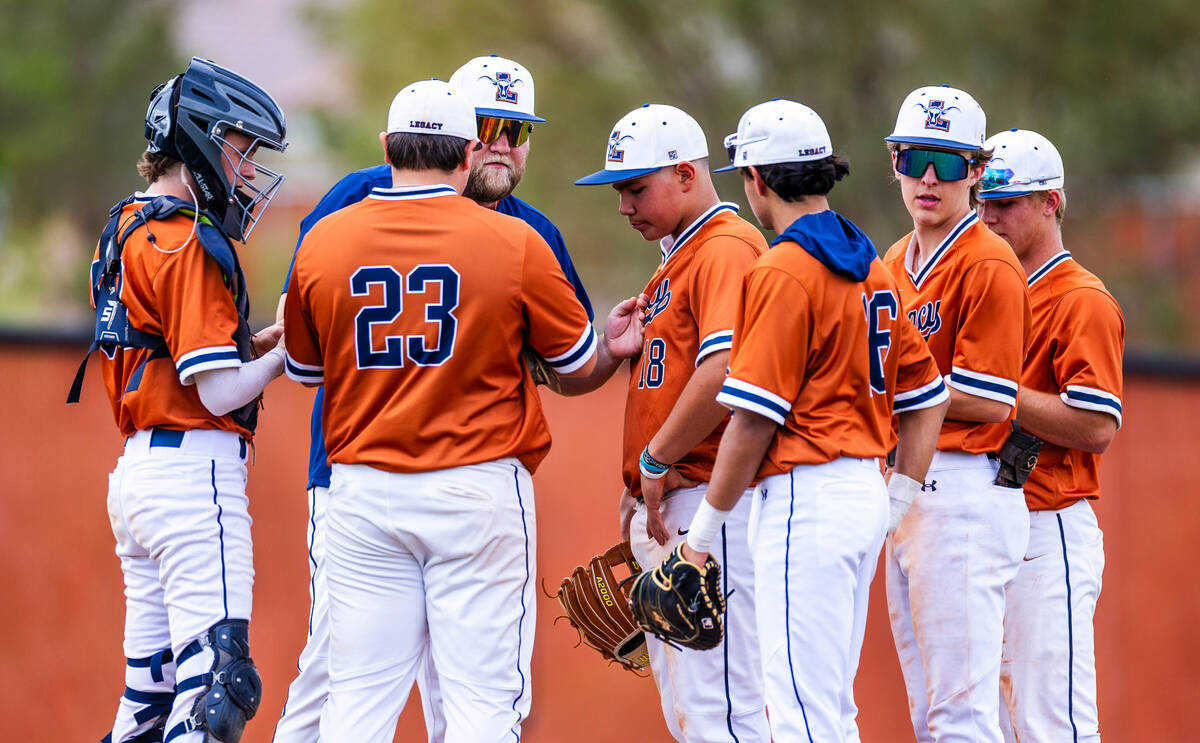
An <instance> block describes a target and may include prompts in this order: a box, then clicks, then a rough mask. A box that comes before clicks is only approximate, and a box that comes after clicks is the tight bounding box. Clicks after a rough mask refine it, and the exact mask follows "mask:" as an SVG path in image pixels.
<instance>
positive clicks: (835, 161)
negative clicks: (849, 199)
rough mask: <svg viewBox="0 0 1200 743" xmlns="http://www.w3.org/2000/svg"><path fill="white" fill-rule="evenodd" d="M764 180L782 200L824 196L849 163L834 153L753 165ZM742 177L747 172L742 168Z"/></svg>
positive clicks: (748, 174)
mask: <svg viewBox="0 0 1200 743" xmlns="http://www.w3.org/2000/svg"><path fill="white" fill-rule="evenodd" d="M755 168H756V169H757V170H758V175H759V177H761V178H762V179H763V183H766V184H767V187H768V188H770V189H771V190H772V191H774V192H775V193H776V194H777V195H778V196H779V198H781V199H783V200H784V201H801V200H803V199H804V198H805V197H806V196H824V195H825V194H827V193H829V192H830V191H832V190H833V184H834V183H836V182H838V181H840V180H841V179H843V178H845V177H846V176H847V175H849V174H850V162H849V161H848V160H844V159H842V158H840V157H838V156H837V155H830V156H829V157H826V158H822V159H821V160H810V161H808V162H796V163H777V164H775V165H756V166H755ZM742 176H743V177H745V178H749V177H750V171H749V170H747V169H746V168H742Z"/></svg>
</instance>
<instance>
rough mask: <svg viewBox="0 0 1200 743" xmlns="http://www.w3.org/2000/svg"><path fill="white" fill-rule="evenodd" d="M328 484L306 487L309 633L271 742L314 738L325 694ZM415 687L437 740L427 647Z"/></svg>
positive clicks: (438, 742)
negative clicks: (326, 509) (324, 486)
mask: <svg viewBox="0 0 1200 743" xmlns="http://www.w3.org/2000/svg"><path fill="white" fill-rule="evenodd" d="M328 501H329V488H323V487H314V488H310V489H309V491H308V570H309V583H308V596H309V612H308V638H307V640H306V641H305V643H304V649H303V650H302V651H301V652H300V658H299V659H298V660H297V661H296V670H297V673H296V678H295V679H293V680H292V683H291V685H290V686H288V695H287V701H286V702H285V703H284V705H283V713H282V714H281V715H280V717H279V722H278V723H276V725H275V735H274V737H273V738H272V741H273V743H317V741H318V740H319V739H320V726H321V710H322V708H324V706H325V700H327V699H328V698H329V592H328V591H327V590H326V587H325V531H326V528H327V527H326V525H325V507H326V504H327V503H328ZM417 689H418V691H420V694H421V709H422V711H423V712H424V714H425V729H426V731H427V733H428V738H429V743H442V742H443V741H444V740H445V736H446V720H445V717H444V716H443V715H442V711H441V691H440V689H439V688H438V679H437V673H436V671H434V668H433V662H432V659H431V658H430V656H429V653H428V652H426V653H425V655H424V656H423V658H422V660H421V664H420V666H419V667H418V669H417Z"/></svg>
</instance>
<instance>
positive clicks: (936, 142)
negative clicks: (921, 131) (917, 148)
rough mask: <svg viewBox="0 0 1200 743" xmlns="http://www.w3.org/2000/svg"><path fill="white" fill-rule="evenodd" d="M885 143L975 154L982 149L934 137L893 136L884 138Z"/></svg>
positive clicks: (977, 146) (977, 145) (976, 145)
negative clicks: (939, 148)
mask: <svg viewBox="0 0 1200 743" xmlns="http://www.w3.org/2000/svg"><path fill="white" fill-rule="evenodd" d="M883 141H884V142H899V143H901V144H923V145H928V146H929V147H941V148H942V149H947V150H967V151H970V152H974V151H975V150H978V149H980V148H981V147H982V145H979V144H968V143H966V142H955V141H954V140H951V139H936V138H934V137H905V136H896V135H894V134H893V135H892V136H890V137H884V138H883Z"/></svg>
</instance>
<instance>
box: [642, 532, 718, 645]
mask: <svg viewBox="0 0 1200 743" xmlns="http://www.w3.org/2000/svg"><path fill="white" fill-rule="evenodd" d="M682 546H683V544H682V543H680V545H679V546H677V547H675V549H673V550H671V554H670V555H668V556H667V559H666V560H664V561H663V563H662V564H661V565H659V566H658V567H656V568H655V569H654V570H651V571H650V572H647V573H641V574H640V575H637V576H636V577H634V579H633V585H632V586H631V587H630V589H629V610H630V611H631V612H632V613H633V616H634V619H636V620H637V623H638V625H640V626H641V628H642V629H643V630H644V631H646V632H649V633H650V634H652V635H654V636H655V637H657V638H658V639H660V640H662V641H663V642H665V643H670V644H674V645H678V646H681V647H685V648H691V649H693V650H711V649H712V648H715V647H716V646H717V645H720V644H721V637H722V636H723V634H724V632H725V626H724V623H723V621H722V616H721V615H722V614H724V613H725V595H724V594H723V593H721V566H720V564H719V563H718V562H717V561H716V560H715V559H713V556H712V555H709V556H708V558H707V559H706V560H705V561H704V565H702V566H701V565H696V564H695V563H692V562H689V561H688V560H686V559H685V558H684V557H683V553H682V552H681V548H682Z"/></svg>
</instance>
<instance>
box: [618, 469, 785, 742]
mask: <svg viewBox="0 0 1200 743" xmlns="http://www.w3.org/2000/svg"><path fill="white" fill-rule="evenodd" d="M707 491H708V485H707V484H702V485H699V486H698V487H694V488H679V489H677V490H673V491H671V492H670V493H669V494H668V495H667V497H666V498H665V499H664V501H663V504H662V516H663V521H664V522H665V524H666V526H667V531H668V532H669V533H670V534H671V538H670V539H669V540H668V541H667V544H666V545H660V544H659V543H658V542H656V541H655V540H654V539H653V538H651V537H650V536H649V535H648V534H646V507H645V505H644V504H642V503H640V502H639V503H638V504H637V506H636V507H635V510H634V514H633V520H632V521H631V522H630V526H629V537H630V539H629V541H630V547H631V548H632V550H633V556H634V557H635V558H637V561H638V562H639V563H641V565H642V567H643V568H644V569H646V570H650V569H652V568H653V567H655V566H656V565H658V564H659V563H661V562H662V561H663V560H665V559H666V558H667V555H668V554H670V552H671V550H673V549H674V548H675V546H676V545H677V544H679V543H680V542H682V541H683V540H684V539H685V538H686V537H685V534H686V533H687V531H686V530H687V527H688V526H689V525H690V524H691V523H692V516H694V515H695V513H696V509H697V508H699V506H700V501H701V500H703V499H704V494H705V493H706V492H707ZM751 500H752V498H751V492H750V491H747V492H746V495H744V496H743V497H742V499H741V500H740V501H738V504H737V505H736V506H735V507H734V508H733V510H732V511H731V512H730V514H729V517H728V518H726V520H725V525H724V526H723V527H722V529H721V538H720V539H719V540H717V541H715V542H713V548H712V549H713V556H714V557H715V558H716V559H717V561H718V562H720V563H721V584H722V588H723V590H724V591H725V592H726V593H729V592H730V591H732V592H733V593H732V594H730V595H729V598H728V600H727V601H726V607H727V609H726V614H725V637H724V639H723V640H722V641H721V644H720V645H719V646H717V647H716V648H713V649H712V650H688V649H676V648H672V647H669V646H667V645H665V644H663V643H662V642H661V641H660V640H658V639H656V638H654V637H651V636H649V635H647V636H646V650H647V651H648V653H649V655H650V669H651V671H652V673H653V675H654V681H655V684H656V685H657V686H658V693H659V698H660V699H661V700H662V710H663V719H664V720H666V723H667V728H668V730H669V731H670V733H671V735H672V736H673V737H674V738H675V739H676V740H678V741H682V742H683V743H717V742H718V741H720V742H722V743H724V742H731V741H739V742H740V743H758V742H760V741H761V742H762V743H766V741H769V740H770V739H771V731H770V729H769V728H768V726H767V718H766V714H765V713H764V709H763V692H762V689H763V685H762V663H761V661H760V659H759V653H758V630H757V625H756V623H755V619H754V600H755V589H754V566H753V564H752V563H751V560H750V548H749V546H748V545H747V543H746V522H747V519H748V518H749V515H750V505H751V503H750V502H751Z"/></svg>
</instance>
